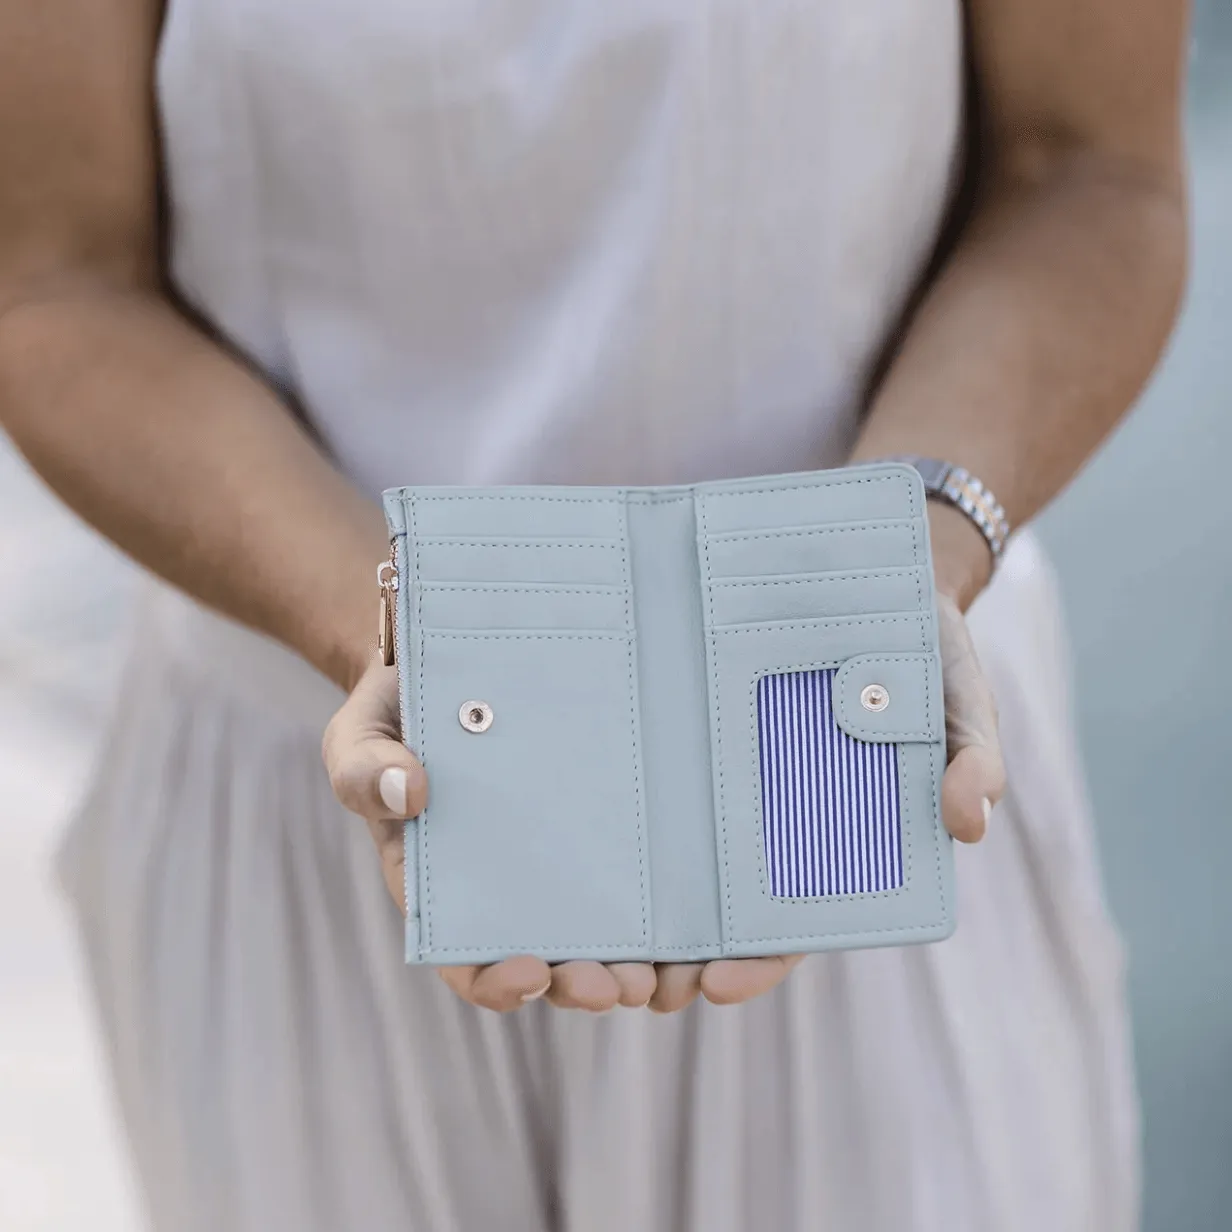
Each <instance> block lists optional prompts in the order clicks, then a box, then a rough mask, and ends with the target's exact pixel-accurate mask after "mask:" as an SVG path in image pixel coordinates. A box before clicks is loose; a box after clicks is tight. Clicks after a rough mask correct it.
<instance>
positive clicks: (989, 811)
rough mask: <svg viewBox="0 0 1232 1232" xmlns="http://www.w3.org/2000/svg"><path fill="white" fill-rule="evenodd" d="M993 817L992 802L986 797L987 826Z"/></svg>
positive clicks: (985, 822)
mask: <svg viewBox="0 0 1232 1232" xmlns="http://www.w3.org/2000/svg"><path fill="white" fill-rule="evenodd" d="M991 816H992V801H991V800H990V799H989V798H988V797H987V796H985V797H984V824H985V825H987V824H988V819H989V818H990V817H991Z"/></svg>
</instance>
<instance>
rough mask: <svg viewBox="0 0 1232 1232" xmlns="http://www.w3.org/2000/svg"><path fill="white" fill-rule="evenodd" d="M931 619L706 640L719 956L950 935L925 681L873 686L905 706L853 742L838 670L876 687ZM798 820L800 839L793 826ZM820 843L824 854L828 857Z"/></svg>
mask: <svg viewBox="0 0 1232 1232" xmlns="http://www.w3.org/2000/svg"><path fill="white" fill-rule="evenodd" d="M931 619H932V618H931V613H930V612H927V611H925V612H919V613H914V614H911V613H901V614H894V615H867V616H853V617H843V618H832V619H810V620H794V621H793V620H788V621H770V622H763V623H760V624H748V625H743V626H732V627H728V628H716V627H714V626H713V625H711V626H710V627H709V629H708V632H707V642H708V650H709V659H708V667H709V677H710V681H709V683H710V696H711V715H712V724H711V727H712V747H713V756H714V782H715V798H716V828H717V832H718V848H719V865H720V879H721V882H722V886H723V945H724V953H726V954H729V955H740V954H755V953H765V952H766V951H767V947H768V946H770V945H771V944H773V945H774V946H775V947H776V948H778V949H779V950H780V952H782V953H795V952H801V951H807V950H816V949H828V948H835V947H843V946H846V945H850V944H851V943H852V939H853V938H856V937H858V938H859V939H860V944H863V945H879V944H880V945H889V944H901V943H904V942H907V941H921V940H933V939H938V938H940V937H943V936H946V935H948V933H949V931H950V930H951V929H952V912H951V911H950V909H949V903H948V900H949V896H950V893H951V891H950V887H949V879H948V872H947V866H946V862H945V860H944V858H943V853H942V847H943V844H944V843H946V842H947V841H948V840H947V839H946V838H945V836H944V834H943V833H942V832H941V831H940V828H939V824H938V822H937V817H938V799H939V794H938V793H939V791H940V775H941V770H942V768H943V764H944V756H943V750H942V746H941V741H940V739H938V738H935V737H936V733H935V731H934V730H933V728H932V727H930V726H929V724H928V723H926V722H924V721H923V720H921V718H920V713H919V712H921V710H922V708H923V706H924V705H925V701H926V699H927V697H928V696H929V695H926V693H925V691H924V688H923V686H922V685H919V686H918V687H917V685H918V681H919V680H921V679H924V677H923V676H921V675H920V673H919V672H917V673H916V674H915V676H913V677H912V678H911V679H912V681H914V682H915V683H913V684H912V686H911V688H910V689H908V688H907V684H906V683H905V682H906V680H907V677H906V676H905V675H904V674H903V673H905V672H906V671H907V669H906V668H903V669H902V670H901V671H900V678H895V677H890V676H886V679H887V680H889V682H890V685H889V688H890V695H891V699H892V700H891V709H893V708H894V707H896V706H897V705H899V703H900V702H901V703H903V704H904V705H905V706H906V712H907V714H906V717H907V719H908V722H907V723H906V724H905V726H904V728H903V730H901V731H900V730H898V729H895V728H890V727H888V726H887V728H886V729H885V731H884V732H877V731H875V730H874V729H873V727H872V726H871V725H870V726H869V727H868V728H867V730H865V729H861V730H860V731H859V735H858V736H857V735H853V732H852V730H851V725H850V716H849V715H845V714H844V713H843V712H842V706H843V704H845V702H844V700H843V699H844V698H845V697H846V692H848V691H849V687H851V682H849V681H848V680H847V678H846V677H845V675H844V670H843V669H844V667H845V665H846V664H847V663H848V662H850V661H857V662H861V663H864V664H865V665H866V666H865V669H864V670H865V671H866V673H867V678H868V680H869V681H875V682H877V683H882V678H881V675H879V674H878V671H879V668H878V666H877V665H878V664H879V663H885V664H887V665H889V666H887V667H886V671H887V672H888V671H890V670H891V668H894V670H898V668H897V665H899V664H913V663H923V662H924V661H925V660H927V659H928V658H929V656H931V654H932V648H933V634H932V630H931ZM882 675H884V673H882ZM767 680H770V681H772V683H771V684H766V683H763V682H765V681H767ZM801 682H804V683H803V684H802V683H801ZM810 690H811V691H812V692H811V694H810ZM857 693H858V690H857ZM823 694H824V698H823V700H824V707H823V708H824V715H821V713H820V711H818V712H817V714H814V715H813V717H812V719H810V718H809V714H808V711H807V706H808V705H812V704H813V703H816V702H817V698H818V697H819V696H821V695H823ZM810 696H811V698H812V701H811V702H810V701H809V698H810ZM802 699H803V700H802ZM857 706H858V701H857ZM814 709H816V706H814ZM860 713H862V714H863V713H865V712H864V711H861V712H860ZM887 713H889V711H887ZM818 715H820V717H818ZM934 718H935V716H934ZM776 724H777V726H776ZM810 724H811V726H810ZM818 733H821V734H818ZM865 737H867V739H866V738H865ZM823 738H824V741H825V742H828V743H824V745H823ZM870 745H874V746H876V748H877V749H882V750H885V751H884V752H878V751H876V749H874V748H870V747H869V746H870ZM802 750H803V752H802ZM805 754H809V755H811V756H813V757H814V758H815V759H816V765H815V767H814V771H813V778H812V779H811V780H809V779H808V778H807V777H806V776H804V775H803V773H802V769H801V765H800V764H798V763H800V762H801V758H802V756H804V755H805ZM785 764H786V765H787V766H788V769H787V770H786V771H784V770H783V766H784V765H785ZM870 767H871V769H869V768H870ZM768 774H770V775H778V776H779V778H778V779H777V780H776V781H768V780H767V775H768ZM888 791H893V792H894V793H895V796H894V799H893V801H887V800H885V799H881V800H880V809H881V811H880V812H878V811H877V810H876V809H874V806H873V804H872V803H870V802H869V801H870V800H871V799H872V796H871V795H870V794H869V793H879V794H880V795H881V796H882V797H884V794H885V793H886V792H888ZM809 792H811V793H812V796H811V798H809V795H808V793H809ZM850 792H857V793H864V795H865V797H866V798H865V799H864V800H863V801H862V802H861V803H859V804H858V805H852V804H851V803H850V801H848V800H845V799H843V798H842V797H843V793H850ZM802 799H803V802H802ZM801 817H803V818H804V819H805V820H806V821H807V822H808V823H809V825H811V826H812V827H813V828H812V830H811V831H807V832H806V831H805V830H804V829H802V828H801V826H800V825H798V824H796V823H798V822H799V820H800V818H801ZM877 819H880V820H877ZM793 827H794V828H793ZM861 827H863V831H862V830H861ZM823 831H824V833H825V835H826V836H827V837H826V838H825V839H824V841H823V840H821V839H819V838H818V837H817V836H818V834H820V833H822V832H823ZM861 833H863V834H864V836H865V840H864V841H865V847H864V849H863V853H861V849H860V842H861V837H860V836H861ZM810 835H811V837H810ZM835 835H837V836H839V837H838V840H837V841H838V843H839V848H838V853H837V855H836V854H835V852H834V850H833V849H832V847H830V846H827V843H831V842H832V841H833V836H835ZM810 843H812V844H813V846H812V847H810V845H809V844H810ZM887 844H888V845H887ZM887 852H889V854H890V857H891V858H890V862H889V863H888V864H887V863H886V858H887V857H886V853H887ZM879 861H880V863H878V862H879ZM870 870H871V871H870Z"/></svg>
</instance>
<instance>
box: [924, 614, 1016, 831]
mask: <svg viewBox="0 0 1232 1232" xmlns="http://www.w3.org/2000/svg"><path fill="white" fill-rule="evenodd" d="M937 615H938V620H939V628H938V632H939V634H940V641H941V675H942V682H943V688H944V692H945V739H946V757H947V760H948V762H949V764H948V766H947V767H946V771H945V777H944V778H943V779H942V782H941V813H942V818H943V819H944V821H945V827H946V829H947V830H949V832H950V833H951V834H952V835H953V836H954V837H955V838H956V839H960V840H961V841H963V842H967V843H974V842H978V841H979V840H980V839H981V838H983V836H984V830H985V828H986V827H987V824H988V814H989V812H990V811H991V809H992V806H993V805H994V804H996V802H997V801H998V800H999V799H1000V798H1001V796H1002V795H1003V794H1004V792H1005V766H1004V763H1003V761H1002V758H1001V740H1000V737H999V735H998V732H997V706H996V702H995V700H994V699H993V695H992V689H991V688H989V685H988V681H987V678H986V677H985V676H984V672H983V669H982V668H981V667H980V662H979V659H978V657H977V656H976V653H975V646H974V644H973V643H972V641H971V632H970V630H969V629H968V628H967V622H966V621H965V620H964V619H963V615H962V613H961V612H960V611H959V610H958V606H957V604H955V603H954V602H953V601H952V600H950V599H947V598H941V599H939V600H938V604H937Z"/></svg>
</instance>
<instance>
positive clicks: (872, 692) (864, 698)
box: [860, 684, 890, 710]
mask: <svg viewBox="0 0 1232 1232" xmlns="http://www.w3.org/2000/svg"><path fill="white" fill-rule="evenodd" d="M889 704H890V691H889V689H887V688H886V687H885V685H883V684H866V685H865V686H864V688H863V689H861V690H860V705H861V706H863V707H864V709H865V710H884V709H885V708H886V707H887V706H888V705H889Z"/></svg>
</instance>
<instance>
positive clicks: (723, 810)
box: [694, 499, 732, 953]
mask: <svg viewBox="0 0 1232 1232" xmlns="http://www.w3.org/2000/svg"><path fill="white" fill-rule="evenodd" d="M694 508H695V509H696V510H697V516H698V519H699V522H700V525H701V534H700V536H699V539H700V541H701V545H702V556H703V558H704V560H705V564H706V587H705V591H704V594H705V599H706V622H707V623H708V624H709V625H710V627H711V635H710V636H709V637H707V638H706V642H707V658H708V660H709V666H710V678H709V680H708V681H707V693H708V695H709V702H710V708H711V712H712V713H713V715H714V758H715V766H714V772H715V775H714V776H715V777H717V779H718V783H717V790H718V798H717V799H716V800H715V813H716V814H717V816H718V820H719V837H720V840H721V843H722V856H721V860H722V865H723V930H722V935H721V936H720V937H719V945H720V952H722V953H725V952H726V950H727V939H728V937H729V936H730V935H731V932H732V901H731V900H732V895H731V862H730V859H729V855H728V844H727V793H726V791H725V790H724V787H723V714H722V710H721V709H720V707H719V705H718V697H717V696H716V694H717V690H718V685H719V670H718V645H717V643H716V641H715V638H714V635H713V628H714V595H713V593H712V591H713V588H712V585H711V572H710V532H709V528H708V524H707V521H706V501H705V499H702V500H699V501H695V502H694ZM712 781H713V777H712Z"/></svg>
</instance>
